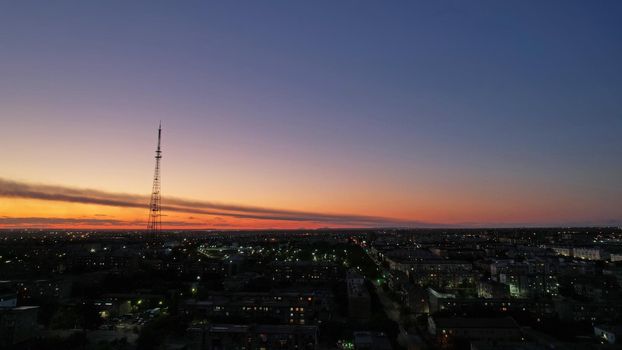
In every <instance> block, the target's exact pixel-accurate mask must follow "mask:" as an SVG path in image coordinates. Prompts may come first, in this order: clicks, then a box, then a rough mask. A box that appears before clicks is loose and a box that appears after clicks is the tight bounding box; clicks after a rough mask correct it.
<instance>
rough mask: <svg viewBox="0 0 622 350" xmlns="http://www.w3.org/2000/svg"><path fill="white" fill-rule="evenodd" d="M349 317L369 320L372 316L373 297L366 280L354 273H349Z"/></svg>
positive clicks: (347, 283)
mask: <svg viewBox="0 0 622 350" xmlns="http://www.w3.org/2000/svg"><path fill="white" fill-rule="evenodd" d="M346 285H347V288H348V315H349V316H350V317H351V318H355V319H368V318H369V317H370V316H371V297H370V295H369V291H367V287H366V286H365V279H364V278H363V277H362V276H360V275H359V274H357V273H356V272H354V271H352V270H351V271H348V274H347V278H346Z"/></svg>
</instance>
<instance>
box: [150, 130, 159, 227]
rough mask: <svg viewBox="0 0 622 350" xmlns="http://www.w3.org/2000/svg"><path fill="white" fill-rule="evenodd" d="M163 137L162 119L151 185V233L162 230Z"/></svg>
mask: <svg viewBox="0 0 622 350" xmlns="http://www.w3.org/2000/svg"><path fill="white" fill-rule="evenodd" d="M161 139H162V121H160V125H159V126H158V148H157V149H156V155H155V160H156V163H155V171H154V174H153V186H152V187H151V201H150V202H149V223H148V224H147V230H148V231H149V233H156V234H157V233H160V232H161V230H162V208H161V206H160V159H162V151H161V150H160V141H161Z"/></svg>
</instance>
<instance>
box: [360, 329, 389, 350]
mask: <svg viewBox="0 0 622 350" xmlns="http://www.w3.org/2000/svg"><path fill="white" fill-rule="evenodd" d="M354 349H356V350H391V349H393V347H391V342H390V341H389V338H388V337H387V335H386V334H384V333H382V332H361V331H359V332H354Z"/></svg>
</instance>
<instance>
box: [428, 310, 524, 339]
mask: <svg viewBox="0 0 622 350" xmlns="http://www.w3.org/2000/svg"><path fill="white" fill-rule="evenodd" d="M428 331H429V333H430V334H431V335H433V336H436V337H437V340H438V341H439V342H440V343H441V344H445V343H450V342H452V341H453V340H454V339H457V338H458V339H468V340H475V339H479V340H488V339H491V340H492V339H494V340H516V339H520V337H521V331H520V327H519V326H518V324H517V323H516V321H515V320H514V319H513V318H511V317H502V318H464V317H428Z"/></svg>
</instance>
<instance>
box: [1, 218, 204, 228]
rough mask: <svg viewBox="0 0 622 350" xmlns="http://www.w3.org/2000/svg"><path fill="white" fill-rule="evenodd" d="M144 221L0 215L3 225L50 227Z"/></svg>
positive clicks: (139, 224)
mask: <svg viewBox="0 0 622 350" xmlns="http://www.w3.org/2000/svg"><path fill="white" fill-rule="evenodd" d="M144 224H145V222H144V221H137V220H117V219H95V218H53V217H7V216H3V217H0V226H2V227H24V226H28V227H49V226H63V225H64V226H98V227H107V226H110V227H117V226H144ZM167 224H168V225H170V226H175V227H177V226H196V224H193V223H188V222H184V221H170V222H168V221H167Z"/></svg>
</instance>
